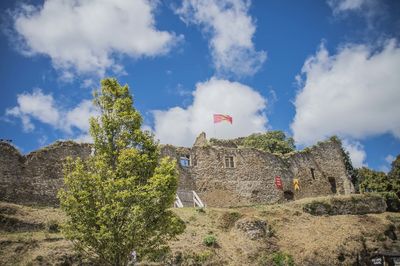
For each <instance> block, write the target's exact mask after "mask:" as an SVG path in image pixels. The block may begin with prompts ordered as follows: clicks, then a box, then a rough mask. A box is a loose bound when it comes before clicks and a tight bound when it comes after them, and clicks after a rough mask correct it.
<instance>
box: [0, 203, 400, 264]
mask: <svg viewBox="0 0 400 266" xmlns="http://www.w3.org/2000/svg"><path fill="white" fill-rule="evenodd" d="M312 200H315V199H304V200H301V201H296V202H292V203H288V204H280V205H257V206H249V207H241V208H232V209H222V208H207V209H205V211H204V212H203V211H198V210H196V209H194V208H181V209H174V210H173V211H174V212H175V213H176V214H177V215H179V216H180V217H181V218H182V219H183V220H184V221H185V223H186V230H185V232H184V233H183V234H182V235H180V236H179V237H178V239H177V240H175V241H171V243H170V246H171V250H172V254H173V255H178V254H179V253H181V257H182V258H183V259H184V263H183V265H195V263H197V265H258V261H259V259H260V257H261V256H265V255H268V254H272V253H273V252H277V251H282V252H285V253H287V254H290V255H292V256H293V258H294V261H295V263H296V265H348V264H350V263H352V262H354V260H355V257H356V255H357V254H358V253H360V252H362V251H363V250H370V251H371V250H374V249H390V248H392V249H395V248H396V246H395V244H396V243H398V242H396V241H392V240H390V239H388V237H386V236H385V235H384V232H385V230H387V228H389V227H390V225H392V226H393V224H394V225H395V226H397V231H396V233H397V234H398V235H399V236H400V232H399V230H400V213H382V214H367V215H337V216H312V215H310V214H308V213H304V212H303V211H302V206H303V205H304V204H306V203H308V202H311V201H312ZM322 200H323V198H322ZM233 212H234V213H238V214H240V219H242V218H253V219H260V220H264V221H266V222H267V224H268V227H269V228H270V229H271V231H270V234H267V235H266V236H265V237H263V238H261V239H258V240H251V239H249V237H248V236H247V235H246V234H245V233H244V232H242V231H240V230H238V229H236V228H235V226H234V221H231V220H230V218H232V217H230V215H229V214H227V213H233ZM0 214H1V215H3V216H7V217H14V218H16V219H20V220H21V221H24V222H30V223H41V224H46V223H47V222H48V221H52V220H55V221H57V222H62V221H63V220H64V219H65V217H64V215H63V213H62V212H61V211H60V210H58V209H54V208H33V207H25V206H20V205H14V204H8V203H0ZM233 216H234V217H233V218H234V219H233V220H236V219H237V217H236V216H237V214H235V215H233ZM210 234H211V235H214V236H215V237H216V240H217V245H216V246H215V247H207V246H206V245H204V243H203V240H204V237H205V236H207V235H210ZM185 259H186V260H185ZM78 261H79V260H78V259H77V257H76V254H74V252H73V251H72V245H71V243H70V242H68V241H66V240H65V239H63V238H62V235H61V234H60V233H49V232H48V231H47V230H39V231H38V230H37V231H29V232H13V233H12V232H5V231H0V265H29V263H32V264H31V265H40V264H41V263H42V264H43V263H44V262H48V263H50V264H57V263H61V262H69V263H72V264H74V265H77V264H78ZM185 263H186V264H185ZM264 265H265V264H264Z"/></svg>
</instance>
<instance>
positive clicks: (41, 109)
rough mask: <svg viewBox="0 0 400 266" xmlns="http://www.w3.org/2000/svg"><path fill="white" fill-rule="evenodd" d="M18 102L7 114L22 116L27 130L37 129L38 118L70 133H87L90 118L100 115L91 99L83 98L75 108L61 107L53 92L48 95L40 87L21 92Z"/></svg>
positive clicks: (24, 127)
mask: <svg viewBox="0 0 400 266" xmlns="http://www.w3.org/2000/svg"><path fill="white" fill-rule="evenodd" d="M17 103H18V104H17V106H15V107H12V108H9V109H7V110H6V115H7V116H14V117H17V118H20V119H21V121H22V125H23V129H24V131H27V132H29V131H32V130H34V129H35V126H34V123H33V121H35V120H36V121H39V122H41V123H44V124H47V125H50V126H52V127H54V128H56V129H59V130H61V131H63V132H64V133H66V134H69V135H73V134H74V129H75V130H77V131H78V132H79V134H86V133H87V132H88V130H89V118H90V117H91V116H97V115H98V111H97V110H96V109H95V108H94V106H93V105H92V103H91V101H90V100H83V101H82V102H81V103H79V104H78V105H77V106H76V107H75V108H73V109H66V108H61V107H60V104H58V103H56V102H55V100H54V98H53V96H52V95H51V94H47V95H46V94H44V93H43V92H42V91H41V90H40V89H37V90H35V91H33V92H32V93H26V92H25V93H23V94H19V95H18V96H17Z"/></svg>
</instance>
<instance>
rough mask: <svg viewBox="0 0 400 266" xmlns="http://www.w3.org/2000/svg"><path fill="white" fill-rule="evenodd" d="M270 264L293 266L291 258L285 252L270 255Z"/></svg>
mask: <svg viewBox="0 0 400 266" xmlns="http://www.w3.org/2000/svg"><path fill="white" fill-rule="evenodd" d="M272 262H273V265H275V266H293V265H294V261H293V257H292V256H291V255H289V254H287V253H285V252H281V251H279V252H275V253H273V254H272Z"/></svg>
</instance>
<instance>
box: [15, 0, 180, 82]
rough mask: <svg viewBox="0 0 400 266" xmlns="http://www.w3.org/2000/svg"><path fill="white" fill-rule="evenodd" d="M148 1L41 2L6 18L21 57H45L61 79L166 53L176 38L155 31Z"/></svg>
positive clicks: (152, 11) (114, 67) (152, 6)
mask: <svg viewBox="0 0 400 266" xmlns="http://www.w3.org/2000/svg"><path fill="white" fill-rule="evenodd" d="M156 4H157V1H152V0H135V1H132V0H115V1H109V0H82V1H76V0H71V1H65V0H45V2H44V4H43V6H40V7H35V6H33V5H22V6H21V7H20V8H19V9H17V10H15V11H14V12H13V14H12V16H13V20H14V29H15V31H16V32H17V34H18V35H19V39H20V41H21V42H22V44H21V46H22V52H23V53H24V54H26V55H36V54H42V55H46V56H49V57H50V58H51V61H52V63H53V66H54V67H55V68H56V69H59V70H62V71H63V72H64V74H63V75H71V72H78V73H97V74H99V75H103V74H104V72H105V71H106V70H108V69H110V68H111V69H114V70H115V69H117V70H118V69H121V66H120V65H118V64H117V63H118V62H117V59H116V57H117V56H118V55H128V56H130V57H132V58H139V57H143V56H151V57H152V56H156V55H160V54H165V53H167V52H168V51H169V50H170V49H171V47H172V46H173V45H174V44H175V43H176V42H177V41H178V40H179V39H180V38H181V37H177V36H176V35H175V34H174V33H171V32H167V31H160V30H157V29H156V26H155V19H154V9H155V8H156Z"/></svg>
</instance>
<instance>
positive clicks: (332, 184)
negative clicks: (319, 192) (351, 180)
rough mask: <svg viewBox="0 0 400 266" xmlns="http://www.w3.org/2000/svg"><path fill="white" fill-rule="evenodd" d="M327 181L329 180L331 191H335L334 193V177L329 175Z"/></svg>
mask: <svg viewBox="0 0 400 266" xmlns="http://www.w3.org/2000/svg"><path fill="white" fill-rule="evenodd" d="M328 181H329V183H330V184H331V191H332V193H335V194H336V180H335V178H334V177H331V176H330V177H329V178H328Z"/></svg>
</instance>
